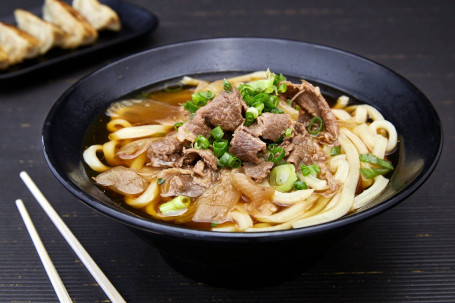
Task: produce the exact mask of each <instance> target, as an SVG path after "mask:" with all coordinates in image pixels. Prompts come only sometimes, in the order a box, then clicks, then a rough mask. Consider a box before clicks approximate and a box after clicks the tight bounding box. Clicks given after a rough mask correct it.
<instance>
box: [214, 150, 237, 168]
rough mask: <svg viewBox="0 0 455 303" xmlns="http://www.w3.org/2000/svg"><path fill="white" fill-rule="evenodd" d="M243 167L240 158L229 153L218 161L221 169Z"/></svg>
mask: <svg viewBox="0 0 455 303" xmlns="http://www.w3.org/2000/svg"><path fill="white" fill-rule="evenodd" d="M241 165H242V161H240V159H239V158H237V157H235V156H233V155H231V154H230V153H228V152H225V153H224V154H223V155H222V156H221V158H220V160H218V166H219V167H229V168H238V167H240V166H241Z"/></svg>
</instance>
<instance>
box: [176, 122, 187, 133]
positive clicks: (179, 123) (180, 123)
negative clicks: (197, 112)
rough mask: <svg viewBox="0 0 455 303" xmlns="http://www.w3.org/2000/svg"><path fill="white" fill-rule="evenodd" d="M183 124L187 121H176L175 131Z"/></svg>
mask: <svg viewBox="0 0 455 303" xmlns="http://www.w3.org/2000/svg"><path fill="white" fill-rule="evenodd" d="M183 124H185V122H178V123H175V124H174V129H175V131H177V130H178V129H179V127H180V126H182V125H183Z"/></svg>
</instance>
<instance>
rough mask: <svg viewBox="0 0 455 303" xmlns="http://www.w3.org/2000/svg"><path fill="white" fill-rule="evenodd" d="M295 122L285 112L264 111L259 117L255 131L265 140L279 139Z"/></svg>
mask: <svg viewBox="0 0 455 303" xmlns="http://www.w3.org/2000/svg"><path fill="white" fill-rule="evenodd" d="M293 124H294V122H293V121H292V120H291V119H289V117H288V116H287V115H284V114H272V113H263V114H262V115H260V116H259V117H258V118H257V126H256V127H254V133H255V134H256V135H258V136H260V137H262V138H263V139H265V140H272V141H278V139H280V136H284V133H285V131H286V129H288V128H292V126H293Z"/></svg>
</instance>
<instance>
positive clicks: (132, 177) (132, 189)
mask: <svg viewBox="0 0 455 303" xmlns="http://www.w3.org/2000/svg"><path fill="white" fill-rule="evenodd" d="M94 179H95V181H96V183H98V184H99V185H102V186H105V187H108V188H110V189H111V190H113V191H115V192H117V193H120V194H123V195H132V196H134V195H139V194H141V193H142V192H143V191H144V190H145V189H146V187H147V182H146V181H145V180H144V178H142V177H141V176H140V175H139V174H138V173H136V172H135V171H134V170H132V169H130V168H126V167H124V166H116V167H113V168H111V169H109V170H107V171H105V172H103V173H101V174H99V175H98V176H96V177H95V178H94Z"/></svg>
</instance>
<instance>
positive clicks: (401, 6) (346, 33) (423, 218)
mask: <svg viewBox="0 0 455 303" xmlns="http://www.w3.org/2000/svg"><path fill="white" fill-rule="evenodd" d="M129 2H131V3H133V4H136V5H139V6H142V7H144V8H146V9H148V10H150V11H153V12H154V13H155V14H156V15H157V16H158V17H159V19H160V25H159V28H158V29H157V30H156V31H155V32H154V33H152V34H150V35H148V36H146V37H145V38H143V39H141V40H140V41H136V42H134V43H130V44H128V45H123V46H121V47H118V48H115V49H111V50H110V51H109V52H107V53H105V54H103V55H102V56H101V55H99V56H91V57H89V58H86V59H84V61H83V62H77V63H72V64H68V65H62V66H61V67H57V68H54V69H51V70H49V71H46V72H43V73H42V74H38V75H33V76H30V77H28V78H25V79H21V80H20V81H16V82H12V83H0V121H1V122H0V123H1V124H0V138H1V140H0V167H1V171H2V178H1V182H0V192H1V193H2V195H1V196H0V302H57V298H56V296H55V294H54V292H53V290H52V286H51V284H50V282H49V280H48V279H47V276H46V273H45V271H44V269H43V267H42V265H41V263H40V261H39V258H38V256H37V254H36V251H35V249H34V247H33V244H32V242H31V240H30V239H29V236H28V234H27V232H26V230H25V227H24V225H23V223H22V220H21V218H20V216H19V214H18V212H17V210H16V208H15V205H14V200H15V199H17V198H22V199H24V202H25V204H26V206H27V208H28V209H29V212H30V215H31V217H32V219H33V221H34V222H35V224H36V227H37V230H38V232H39V233H40V235H41V237H42V240H43V242H44V245H45V246H46V248H47V249H48V252H49V255H50V257H51V258H52V259H53V261H54V262H55V265H56V268H57V270H58V271H59V273H60V274H61V276H62V279H63V282H64V283H65V284H66V286H67V287H68V291H69V293H70V295H71V297H72V298H73V299H74V301H76V302H107V301H108V299H107V297H106V296H105V295H104V294H103V292H102V291H101V289H100V288H99V287H98V286H97V285H96V282H95V281H94V280H93V278H91V276H90V274H89V273H88V272H87V270H86V269H85V268H84V266H83V265H82V264H81V263H80V261H79V260H78V258H77V257H76V256H75V254H74V253H73V252H72V251H71V249H70V248H69V246H68V245H67V244H66V243H65V241H64V239H63V238H62V237H61V236H60V235H59V233H58V232H57V231H56V229H55V228H54V227H53V225H52V223H51V222H50V221H49V219H48V218H47V217H46V215H45V214H44V212H43V211H42V210H41V209H40V207H39V206H38V205H37V203H36V202H35V201H34V199H33V197H32V196H31V195H30V194H29V192H28V191H27V189H26V188H25V186H24V185H23V184H22V182H21V181H20V179H19V176H18V174H19V172H20V171H22V170H27V171H28V172H29V174H30V175H31V177H32V178H33V179H34V180H35V181H36V183H37V185H38V186H39V187H40V188H41V189H42V191H43V193H44V194H45V196H47V197H48V198H49V199H50V200H51V202H52V204H53V206H54V207H55V209H56V210H57V212H58V213H59V214H60V215H61V216H62V218H63V220H64V221H65V222H66V223H67V225H68V226H69V227H70V229H71V230H72V231H73V233H74V234H75V235H76V236H77V237H78V239H79V240H80V242H81V243H82V244H83V245H84V247H85V248H86V249H87V251H88V252H89V253H90V254H91V255H92V257H93V258H94V260H95V261H96V262H97V263H98V264H99V266H100V268H101V269H102V270H103V271H104V272H105V273H106V275H107V276H108V277H109V278H110V280H111V281H112V283H113V284H114V285H115V286H116V287H117V288H118V290H119V291H120V293H122V295H123V296H124V297H125V299H126V300H127V301H128V302H278V301H281V302H406V301H409V302H454V301H455V219H454V218H455V203H454V201H455V194H454V192H455V188H454V182H453V180H454V179H455V170H454V163H455V156H454V153H453V152H452V150H453V149H454V148H455V125H454V118H455V117H454V115H455V109H454V106H455V104H454V103H455V90H454V84H453V83H454V78H455V39H454V35H455V18H454V13H455V3H454V2H453V1H334V0H324V1H214V0H199V1H189V0H174V1H162V0H154V1H147V0H134V1H132V0H131V1H129ZM40 3H41V1H37V0H20V1H19V0H18V1H1V2H0V16H4V15H7V14H11V13H12V11H13V9H14V8H16V7H23V8H27V7H32V6H36V5H39V4H40ZM227 36H242V37H243V36H248V37H249V36H254V37H279V38H287V39H293V40H302V41H309V42H315V43H320V44H324V45H329V46H332V47H336V48H341V49H344V50H347V51H350V52H353V53H357V54H360V55H362V56H365V57H367V58H369V59H372V60H375V61H377V62H379V63H381V64H383V65H385V66H387V67H390V68H392V69H393V70H395V71H397V72H398V73H400V74H402V75H403V76H405V77H406V78H408V79H409V80H410V81H411V82H413V83H414V84H415V85H416V86H417V87H419V88H420V89H421V90H422V91H423V92H424V93H425V94H426V95H427V96H428V98H429V99H430V100H431V101H432V103H433V104H434V106H435V108H436V109H437V111H438V113H439V115H440V117H441V119H442V121H443V126H444V129H445V147H444V152H443V155H442V157H441V160H440V163H439V165H438V167H437V168H436V170H435V172H434V173H433V175H432V176H431V177H430V178H429V180H428V181H427V182H426V183H425V184H424V185H423V186H422V187H421V188H420V189H419V190H418V191H417V192H416V193H415V194H413V195H412V196H411V197H410V198H409V199H407V200H406V201H404V202H403V203H401V204H400V205H399V206H397V207H396V208H394V209H392V210H390V211H388V212H387V213H384V214H382V215H380V216H378V217H376V218H373V219H371V220H369V221H367V222H365V223H363V224H362V226H361V227H360V228H358V229H357V230H355V231H354V232H353V233H352V234H350V235H349V236H348V237H346V238H345V239H341V240H340V242H339V243H337V244H336V245H335V246H334V247H333V249H332V250H330V251H328V252H327V254H326V255H325V256H323V258H322V260H321V262H319V263H318V264H317V265H316V266H315V267H314V268H313V269H312V270H310V271H308V272H305V273H302V274H301V275H300V276H299V277H297V278H295V279H293V280H290V281H288V282H286V283H283V284H281V285H277V286H273V287H268V288H263V289H246V290H232V289H223V288H216V287H211V286H208V285H204V284H201V283H197V282H195V281H193V280H190V279H187V278H186V277H184V276H182V275H180V274H179V273H177V272H175V271H174V270H173V269H172V268H170V267H169V266H168V265H167V264H166V263H165V262H164V261H163V260H162V258H161V257H160V255H159V254H158V252H157V251H156V250H155V249H154V248H153V247H150V246H149V245H147V244H146V243H144V242H142V241H141V240H140V239H139V238H138V237H137V236H136V235H135V234H134V233H132V232H131V231H130V230H129V229H128V228H127V227H125V226H123V225H120V224H118V223H116V222H112V221H111V220H109V219H108V218H105V217H104V216H102V215H100V214H98V213H96V212H94V211H93V210H91V209H89V208H88V207H86V206H84V205H83V204H82V203H80V202H79V201H77V200H76V199H75V198H74V197H73V196H71V195H70V194H69V193H68V192H67V191H66V190H65V189H64V188H63V187H61V186H60V184H59V183H58V182H57V181H56V179H55V178H54V177H53V176H52V174H51V173H50V171H49V169H48V168H47V165H46V164H45V161H44V158H43V155H42V151H41V145H40V136H41V127H42V124H43V121H44V119H45V116H46V114H47V112H48V110H49V108H50V107H51V105H52V104H53V102H54V101H55V100H56V99H57V98H58V97H59V95H60V94H62V93H63V92H64V91H65V90H66V89H67V88H68V87H70V86H71V84H73V83H74V82H75V81H76V80H77V79H79V78H81V77H82V76H84V75H86V74H87V73H89V72H90V71H93V70H94V69H96V68H98V67H100V66H102V65H104V64H106V63H108V62H110V61H112V60H114V59H116V58H119V57H122V56H125V55H128V54H131V53H135V52H137V51H140V50H144V49H148V48H152V47H157V46H161V45H165V44H169V43H173V42H179V41H187V40H193V39H201V38H210V37H227ZM264 64H265V65H267V62H264ZM410 127H412V125H410ZM422 144H425V138H422ZM239 254H241V252H239ZM220 274H221V273H220ZM254 275H255V273H251V276H252V279H254Z"/></svg>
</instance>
